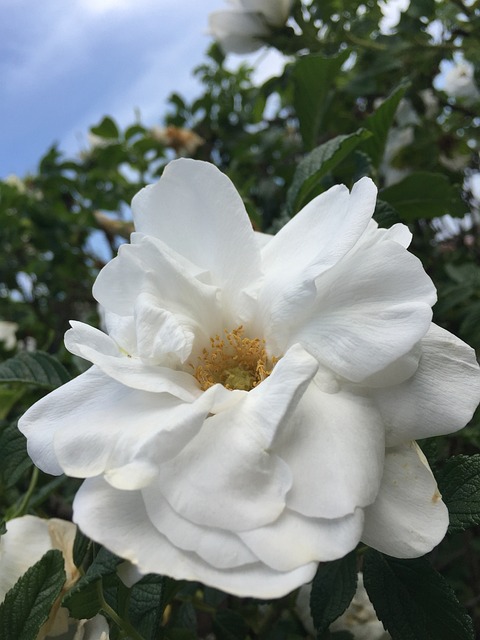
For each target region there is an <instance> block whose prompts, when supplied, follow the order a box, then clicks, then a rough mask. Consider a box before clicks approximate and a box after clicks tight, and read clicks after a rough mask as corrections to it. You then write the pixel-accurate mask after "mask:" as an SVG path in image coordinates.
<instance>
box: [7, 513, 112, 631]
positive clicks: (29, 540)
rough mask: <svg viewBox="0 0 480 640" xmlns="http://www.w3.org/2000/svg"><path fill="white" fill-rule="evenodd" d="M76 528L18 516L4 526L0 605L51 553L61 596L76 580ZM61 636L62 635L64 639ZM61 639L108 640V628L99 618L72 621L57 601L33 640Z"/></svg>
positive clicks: (77, 577) (64, 522)
mask: <svg viewBox="0 0 480 640" xmlns="http://www.w3.org/2000/svg"><path fill="white" fill-rule="evenodd" d="M76 530H77V527H76V526H75V525H74V524H73V523H72V522H67V521H66V520H59V519H57V518H51V519H50V520H46V519H44V518H37V517H36V516H30V515H26V516H22V517H21V518H13V519H12V520H9V521H8V522H7V532H6V533H5V534H4V535H3V536H2V537H1V538H0V602H3V600H4V598H5V595H6V594H7V592H8V591H9V590H10V589H11V588H12V587H13V586H14V585H15V583H16V582H17V580H18V579H19V578H20V577H21V576H22V575H23V574H24V573H25V572H26V571H27V570H28V569H29V568H30V567H32V566H33V565H34V564H35V563H36V562H38V561H39V560H40V559H41V558H42V556H43V555H44V554H45V553H46V552H47V551H50V550H51V549H58V550H59V551H61V552H62V554H63V557H64V560H65V574H66V580H65V585H64V587H63V592H62V593H65V592H66V591H68V590H69V589H70V588H71V587H72V586H73V585H74V584H75V582H76V581H77V580H78V579H79V578H80V572H79V571H78V569H77V567H76V566H75V564H74V563H73V542H74V540H75V533H76ZM64 634H65V635H64ZM59 635H62V638H65V640H108V637H109V631H108V624H107V621H106V620H105V618H103V616H95V618H93V619H92V620H88V621H87V620H73V619H71V618H69V616H68V609H66V608H64V607H60V598H59V599H58V600H57V602H56V603H55V604H54V606H53V607H52V611H51V613H50V617H49V619H48V620H47V622H46V623H45V624H44V625H43V626H42V628H41V630H40V632H39V634H38V636H37V640H44V638H55V637H57V636H59Z"/></svg>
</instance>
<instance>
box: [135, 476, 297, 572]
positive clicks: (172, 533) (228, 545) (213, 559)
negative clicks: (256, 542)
mask: <svg viewBox="0 0 480 640" xmlns="http://www.w3.org/2000/svg"><path fill="white" fill-rule="evenodd" d="M142 495H143V499H144V503H145V508H146V510H147V513H148V517H149V518H150V520H151V521H152V523H153V525H154V526H155V527H156V528H157V529H158V530H159V531H160V533H163V535H164V536H165V537H166V538H168V540H170V542H171V543H172V544H173V545H174V546H175V547H177V548H178V549H184V550H185V551H194V552H195V553H196V554H197V555H198V556H199V557H200V558H201V559H202V560H205V562H207V563H208V564H210V565H212V566H213V567H216V568H217V569H228V568H231V567H239V566H241V565H244V564H251V563H252V562H258V558H257V556H256V555H255V554H254V553H253V552H252V551H250V550H249V549H248V547H247V546H246V545H245V544H244V543H243V542H242V541H241V540H240V538H239V537H238V535H237V534H236V533H233V532H231V531H227V530H221V529H216V528H213V527H201V526H199V525H197V524H194V523H193V522H190V521H188V520H185V518H182V517H181V516H180V515H178V513H176V512H175V511H174V510H173V509H172V507H171V506H170V505H169V504H168V502H167V501H166V500H165V498H164V497H163V496H162V494H161V486H160V483H158V482H155V483H152V484H151V485H150V486H148V487H147V488H146V489H144V490H143V491H142ZM296 566H298V565H296Z"/></svg>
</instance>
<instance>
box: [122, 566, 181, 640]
mask: <svg viewBox="0 0 480 640" xmlns="http://www.w3.org/2000/svg"><path fill="white" fill-rule="evenodd" d="M170 582H173V581H172V580H171V578H167V577H164V576H159V575H154V574H148V575H146V576H144V577H143V578H142V579H141V580H140V581H139V582H137V583H136V584H135V585H134V586H133V587H132V589H131V590H130V598H129V603H130V606H129V609H128V616H129V619H130V622H131V623H132V625H133V626H134V627H135V629H136V630H137V631H138V632H139V633H140V634H141V635H142V636H143V637H144V638H145V640H156V638H157V635H158V629H159V628H160V625H161V622H162V616H163V612H164V610H165V606H166V604H167V602H168V600H167V598H166V591H168V583H170Z"/></svg>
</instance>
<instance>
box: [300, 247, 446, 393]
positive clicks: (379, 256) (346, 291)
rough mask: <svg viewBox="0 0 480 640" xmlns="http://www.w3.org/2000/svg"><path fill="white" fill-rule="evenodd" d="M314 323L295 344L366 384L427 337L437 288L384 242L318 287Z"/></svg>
mask: <svg viewBox="0 0 480 640" xmlns="http://www.w3.org/2000/svg"><path fill="white" fill-rule="evenodd" d="M316 284H317V289H318V293H317V298H316V303H315V306H314V308H313V309H312V310H311V312H310V317H309V319H308V320H307V321H306V322H304V324H303V325H302V326H300V327H299V328H298V330H293V331H292V332H291V337H290V340H291V341H292V342H300V343H301V344H302V345H303V346H304V347H305V348H306V349H307V350H308V351H309V352H310V353H312V354H313V355H314V356H315V357H317V358H318V359H319V360H320V362H322V363H324V364H325V366H327V367H330V368H331V369H333V371H335V372H336V373H338V374H340V375H341V376H343V377H345V378H346V379H347V380H352V381H354V382H360V381H361V380H363V379H365V378H366V377H368V376H371V375H372V374H374V373H376V372H378V371H381V370H382V369H385V367H387V366H388V365H390V364H391V363H392V362H394V361H395V360H397V359H398V358H400V357H401V356H403V355H405V354H407V353H408V352H409V351H411V349H412V348H413V346H414V345H415V344H416V343H417V342H418V341H419V340H420V339H421V338H423V336H424V335H425V334H426V332H427V331H428V328H429V326H430V322H431V317H432V311H431V306H432V305H433V303H434V302H435V299H436V295H435V288H434V286H433V283H432V281H431V280H430V278H429V277H428V276H427V274H426V273H425V271H424V270H423V267H422V264H421V262H420V261H419V260H418V259H417V258H416V257H415V256H414V255H412V254H411V253H409V252H408V251H405V249H404V248H403V247H402V246H401V245H400V244H399V243H397V242H394V241H392V240H389V239H384V238H383V236H381V237H380V241H379V242H377V243H376V244H374V245H370V244H369V243H367V244H365V245H362V243H360V246H359V247H358V248H357V247H356V248H355V249H354V250H353V251H351V252H350V253H349V254H348V255H347V256H346V257H345V258H344V259H343V260H341V261H340V262H339V263H338V264H337V265H335V266H334V267H333V268H332V269H330V270H329V271H327V272H326V273H323V274H322V275H321V276H320V277H319V278H318V279H317V281H316Z"/></svg>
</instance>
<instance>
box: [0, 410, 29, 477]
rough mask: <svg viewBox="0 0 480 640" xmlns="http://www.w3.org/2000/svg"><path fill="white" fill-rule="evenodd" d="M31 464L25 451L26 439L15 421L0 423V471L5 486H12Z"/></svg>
mask: <svg viewBox="0 0 480 640" xmlns="http://www.w3.org/2000/svg"><path fill="white" fill-rule="evenodd" d="M31 466H32V461H31V460H30V458H29V456H28V453H27V439H26V438H25V436H24V435H23V433H20V431H19V430H18V427H17V423H16V422H13V423H11V424H8V423H3V424H0V472H1V474H2V477H3V479H4V482H5V485H6V486H7V487H13V485H14V484H16V483H17V482H18V480H19V479H20V478H21V477H22V475H23V474H24V473H25V471H27V469H29V468H30V467H31Z"/></svg>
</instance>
